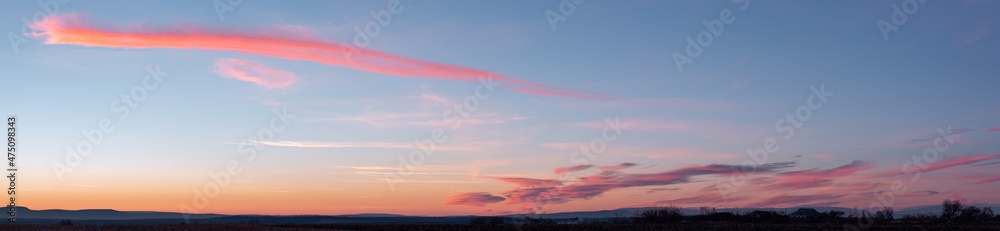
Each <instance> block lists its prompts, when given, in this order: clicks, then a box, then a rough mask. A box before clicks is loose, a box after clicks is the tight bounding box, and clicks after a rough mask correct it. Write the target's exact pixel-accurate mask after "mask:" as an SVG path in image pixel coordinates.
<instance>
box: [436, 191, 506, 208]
mask: <svg viewBox="0 0 1000 231" xmlns="http://www.w3.org/2000/svg"><path fill="white" fill-rule="evenodd" d="M504 200H505V199H504V198H503V197H499V196H494V195H490V194H489V193H486V192H471V193H462V194H458V195H454V196H451V198H449V199H448V201H445V202H444V204H446V205H465V206H471V207H483V206H486V205H488V204H492V203H497V202H501V201H504Z"/></svg>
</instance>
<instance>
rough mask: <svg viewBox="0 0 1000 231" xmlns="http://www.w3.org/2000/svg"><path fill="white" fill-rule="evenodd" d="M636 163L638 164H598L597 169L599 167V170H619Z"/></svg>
mask: <svg viewBox="0 0 1000 231" xmlns="http://www.w3.org/2000/svg"><path fill="white" fill-rule="evenodd" d="M636 165H638V164H635V163H621V164H619V165H612V166H598V167H597V169H600V170H601V171H608V172H611V171H619V170H622V169H626V168H631V167H634V166H636Z"/></svg>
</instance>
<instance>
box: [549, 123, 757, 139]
mask: <svg viewBox="0 0 1000 231" xmlns="http://www.w3.org/2000/svg"><path fill="white" fill-rule="evenodd" d="M619 123H620V124H622V125H624V126H623V129H627V130H639V131H662V132H673V133H681V134H694V135H697V136H701V137H705V138H709V139H715V140H721V141H729V142H733V141H740V140H746V139H748V138H751V137H752V135H751V134H750V133H748V132H747V131H767V129H765V128H753V127H749V126H743V125H736V124H730V123H727V122H722V121H698V120H662V119H652V118H630V119H626V118H622V119H620V121H619ZM569 125H572V126H578V127H586V128H593V129H604V128H605V127H606V126H607V124H605V121H592V122H583V123H569Z"/></svg>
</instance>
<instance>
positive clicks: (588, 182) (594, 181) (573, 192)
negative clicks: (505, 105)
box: [499, 162, 794, 204]
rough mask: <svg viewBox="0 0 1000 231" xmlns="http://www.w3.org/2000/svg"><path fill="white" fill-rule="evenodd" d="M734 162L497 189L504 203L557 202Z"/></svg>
mask: <svg viewBox="0 0 1000 231" xmlns="http://www.w3.org/2000/svg"><path fill="white" fill-rule="evenodd" d="M792 166H794V163H792V162H782V163H771V164H765V165H761V166H758V168H757V172H773V171H775V170H778V169H783V168H788V167H792ZM739 171H740V170H739V167H738V166H735V165H722V164H712V165H706V166H702V165H692V166H689V167H684V168H679V169H675V170H671V171H666V172H660V173H645V174H614V175H606V174H598V175H594V176H587V177H579V178H578V179H579V180H580V181H578V182H576V183H573V184H571V185H566V186H554V185H550V186H549V187H533V188H516V189H513V190H509V191H505V192H502V193H500V194H499V195H502V196H504V197H506V198H507V202H506V204H539V203H540V204H560V203H567V202H569V201H571V200H586V199H590V198H593V197H596V196H599V195H601V194H603V193H604V192H607V191H610V190H615V189H621V188H633V187H643V186H662V185H673V184H682V183H688V182H691V180H692V179H691V178H692V177H695V176H701V175H727V174H733V173H736V172H739Z"/></svg>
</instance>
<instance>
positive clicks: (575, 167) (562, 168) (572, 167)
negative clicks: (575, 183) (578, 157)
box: [553, 164, 594, 175]
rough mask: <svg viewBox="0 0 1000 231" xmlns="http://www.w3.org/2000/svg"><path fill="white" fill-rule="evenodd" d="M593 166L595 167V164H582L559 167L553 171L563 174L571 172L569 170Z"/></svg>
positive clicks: (581, 169) (574, 170) (580, 169)
mask: <svg viewBox="0 0 1000 231" xmlns="http://www.w3.org/2000/svg"><path fill="white" fill-rule="evenodd" d="M592 167H594V165H589V164H581V165H576V166H570V167H559V168H556V170H555V171H553V172H555V173H556V174H559V175H562V174H566V173H569V172H576V171H583V170H587V169H590V168H592Z"/></svg>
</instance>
